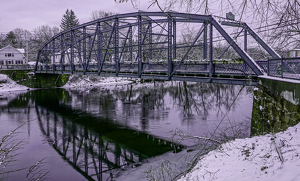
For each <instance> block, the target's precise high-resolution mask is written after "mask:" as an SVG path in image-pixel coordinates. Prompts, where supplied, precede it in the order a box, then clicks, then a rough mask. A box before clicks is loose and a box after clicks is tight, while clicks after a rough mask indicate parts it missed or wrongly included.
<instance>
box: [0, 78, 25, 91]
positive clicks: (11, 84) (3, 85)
mask: <svg viewBox="0 0 300 181" xmlns="http://www.w3.org/2000/svg"><path fill="white" fill-rule="evenodd" d="M23 90H29V88H28V87H26V86H23V85H19V84H17V83H16V82H15V81H13V80H11V79H10V78H9V77H8V76H7V75H4V74H0V92H9V91H23Z"/></svg>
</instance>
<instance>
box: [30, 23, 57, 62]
mask: <svg viewBox="0 0 300 181" xmlns="http://www.w3.org/2000/svg"><path fill="white" fill-rule="evenodd" d="M59 32H60V30H59V28H58V27H50V26H48V25H42V26H39V27H37V28H35V29H34V30H33V31H32V37H31V39H30V42H29V49H30V52H31V54H30V55H29V60H35V59H36V56H37V52H38V50H39V48H40V47H41V46H42V45H43V44H44V43H45V42H47V41H48V40H50V39H51V38H52V37H53V36H54V35H56V34H58V33H59Z"/></svg>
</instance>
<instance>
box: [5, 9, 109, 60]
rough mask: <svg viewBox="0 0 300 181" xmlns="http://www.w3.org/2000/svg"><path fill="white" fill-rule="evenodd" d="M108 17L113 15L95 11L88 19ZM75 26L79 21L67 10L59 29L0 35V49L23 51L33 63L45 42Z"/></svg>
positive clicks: (49, 28) (16, 31)
mask: <svg viewBox="0 0 300 181" xmlns="http://www.w3.org/2000/svg"><path fill="white" fill-rule="evenodd" d="M110 15H113V13H111V12H104V11H101V10H99V11H97V10H96V11H93V12H92V13H91V15H90V19H91V20H95V19H98V18H103V17H105V16H110ZM77 25H79V19H78V18H77V16H76V15H75V12H74V11H73V10H71V9H70V10H69V9H67V10H66V11H65V13H64V14H63V16H62V19H61V24H60V27H58V26H53V27H51V26H49V25H41V26H38V27H37V28H34V29H33V30H32V31H29V30H26V29H23V28H16V29H14V30H12V31H10V32H8V33H7V34H0V49H1V48H3V47H5V46H7V45H11V46H12V47H14V48H20V49H25V51H26V53H28V60H29V61H35V60H36V58H37V52H38V50H39V48H40V47H41V46H43V44H44V43H45V42H47V41H48V40H50V39H51V37H53V36H54V35H56V34H58V33H60V32H61V31H64V30H67V29H70V28H72V27H74V26H77Z"/></svg>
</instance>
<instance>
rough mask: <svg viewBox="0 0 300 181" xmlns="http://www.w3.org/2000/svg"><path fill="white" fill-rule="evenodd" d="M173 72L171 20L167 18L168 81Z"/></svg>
mask: <svg viewBox="0 0 300 181" xmlns="http://www.w3.org/2000/svg"><path fill="white" fill-rule="evenodd" d="M172 72H173V62H172V19H171V17H170V15H169V16H168V79H169V80H170V79H171V76H172Z"/></svg>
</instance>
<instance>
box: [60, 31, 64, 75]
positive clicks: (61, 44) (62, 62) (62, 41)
mask: <svg viewBox="0 0 300 181" xmlns="http://www.w3.org/2000/svg"><path fill="white" fill-rule="evenodd" d="M64 53H65V52H64V36H63V35H61V36H60V60H59V63H60V65H61V73H62V74H63V73H64V71H65V65H64V58H65V56H64Z"/></svg>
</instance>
